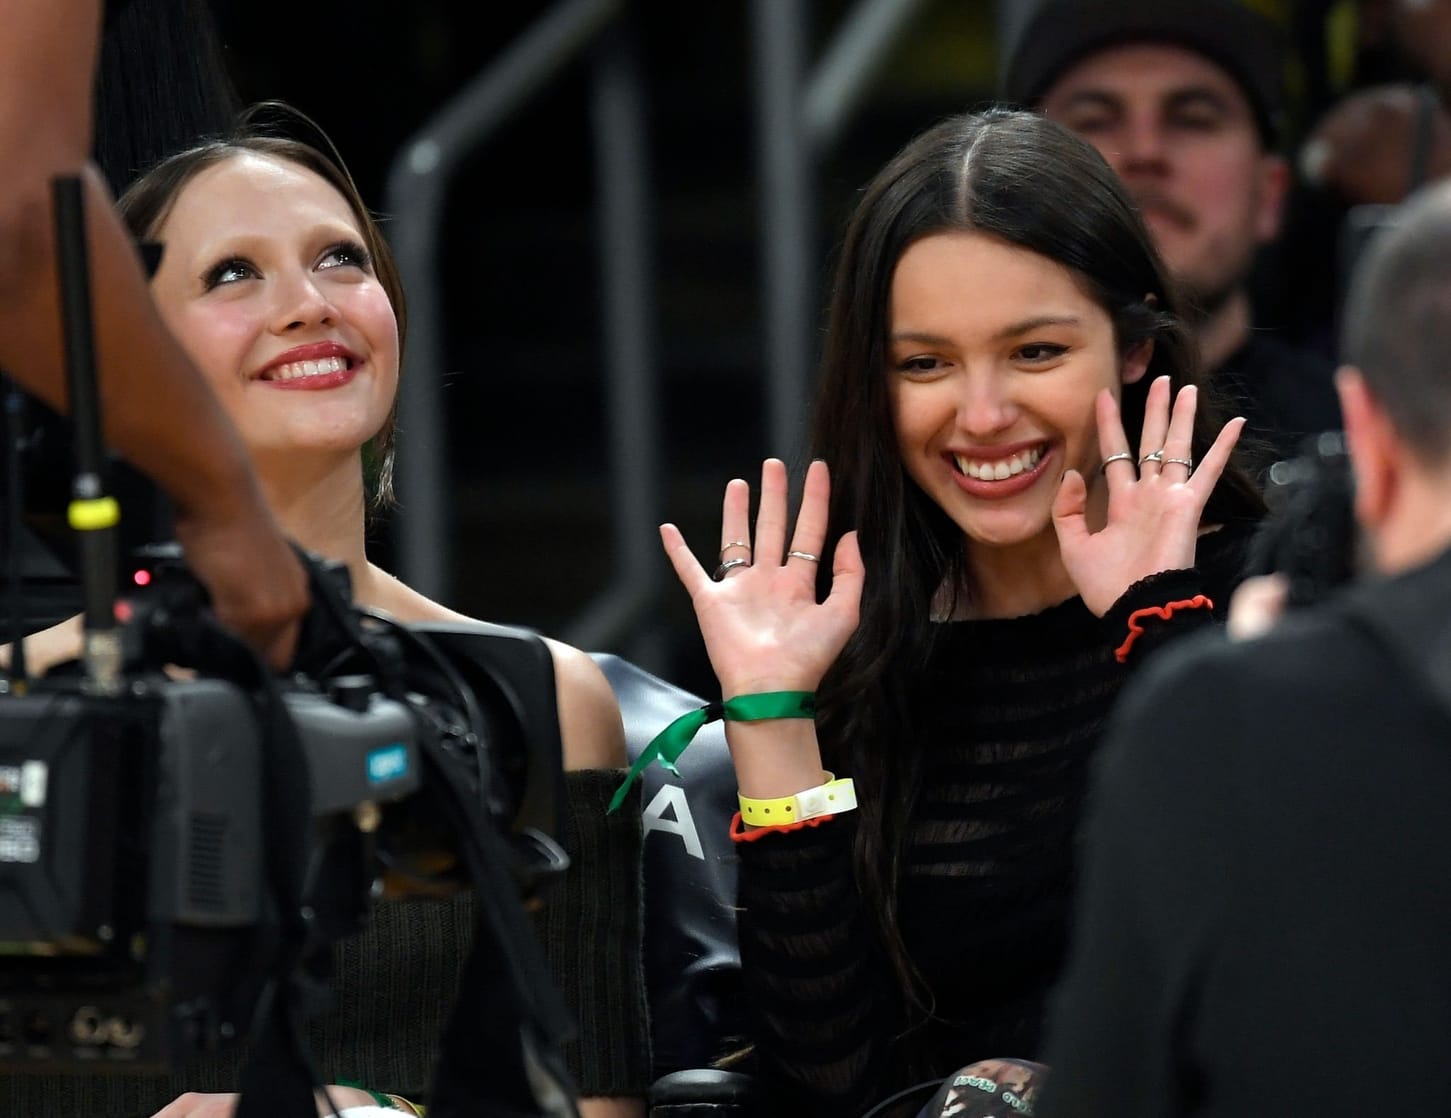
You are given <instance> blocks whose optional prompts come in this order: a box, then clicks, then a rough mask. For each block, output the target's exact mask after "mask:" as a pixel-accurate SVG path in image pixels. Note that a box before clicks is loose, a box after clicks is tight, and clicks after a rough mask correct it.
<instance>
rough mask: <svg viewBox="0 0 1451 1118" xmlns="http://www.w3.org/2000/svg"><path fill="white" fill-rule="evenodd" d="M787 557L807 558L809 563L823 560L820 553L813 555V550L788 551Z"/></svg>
mask: <svg viewBox="0 0 1451 1118" xmlns="http://www.w3.org/2000/svg"><path fill="white" fill-rule="evenodd" d="M786 558H787V559H805V560H806V561H807V562H808V563H820V562H821V557H820V556H819V555H812V554H811V552H809V551H788V552H786Z"/></svg>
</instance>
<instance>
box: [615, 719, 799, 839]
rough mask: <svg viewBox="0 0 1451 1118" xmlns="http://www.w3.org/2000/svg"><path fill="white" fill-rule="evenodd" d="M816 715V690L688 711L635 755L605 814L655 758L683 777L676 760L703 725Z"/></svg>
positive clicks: (623, 799)
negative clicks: (724, 721) (633, 761)
mask: <svg viewBox="0 0 1451 1118" xmlns="http://www.w3.org/2000/svg"><path fill="white" fill-rule="evenodd" d="M814 717H816V692H815V691H761V692H758V693H757V694H754V695H737V696H736V697H735V698H734V699H727V700H726V701H725V702H723V703H706V704H705V706H703V707H699V708H697V709H696V710H692V711H688V712H687V713H685V714H682V715H681V716H680V717H679V718H677V719H676V720H675V721H674V722H672V723H670V725H668V726H666V727H665V729H663V730H661V731H660V732H659V733H658V734H656V735H655V736H654V738H652V739H651V741H650V744H649V745H647V746H646V747H645V748H644V750H643V751H641V753H640V756H638V757H636V758H635V763H634V764H633V765H631V766H630V771H629V772H628V773H626V774H625V782H624V783H623V784H621V785H620V787H619V788H618V789H617V790H616V792H615V796H614V799H612V800H610V806H609V807H608V808H607V809H606V811H605V814H607V815H608V814H609V813H610V812H612V811H614V810H615V809H616V808H618V807H619V806H620V805H621V804H622V803H624V802H625V793H626V792H628V791H629V790H630V785H632V784H634V783H635V780H636V778H637V777H638V776H639V775H640V774H641V773H642V772H644V771H645V767H646V766H647V765H649V764H650V762H651V761H659V762H660V765H661V766H662V767H663V768H665V769H666V770H668V771H669V772H670V773H671V774H672V775H673V776H679V775H680V770H679V769H677V768H676V767H675V762H676V761H678V760H679V759H680V755H681V754H682V753H684V752H685V748H686V746H688V745H689V744H690V743H691V742H692V741H694V740H695V735H696V734H698V733H700V728H701V727H702V726H705V725H707V724H708V723H711V722H718V721H720V720H721V719H725V720H726V721H727V722H768V721H770V720H771V719H773V718H814Z"/></svg>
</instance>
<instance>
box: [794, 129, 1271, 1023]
mask: <svg viewBox="0 0 1451 1118" xmlns="http://www.w3.org/2000/svg"><path fill="white" fill-rule="evenodd" d="M947 231H972V232H979V233H986V234H989V235H991V236H993V237H996V238H998V239H999V240H1001V241H1004V242H1006V243H1008V244H1011V245H1016V246H1019V247H1021V248H1025V249H1030V250H1031V251H1033V252H1036V253H1038V254H1039V255H1040V256H1043V257H1046V258H1047V259H1049V260H1052V261H1054V262H1056V263H1058V264H1061V265H1063V266H1064V267H1066V268H1068V269H1069V270H1070V271H1071V272H1072V273H1073V274H1074V276H1075V277H1076V278H1077V279H1078V281H1079V282H1080V283H1081V284H1082V286H1083V289H1084V290H1085V291H1086V292H1087V293H1088V294H1089V295H1090V296H1091V297H1092V298H1093V299H1094V300H1095V301H1096V302H1097V303H1098V304H1099V306H1101V307H1102V308H1103V309H1104V311H1105V312H1106V313H1107V314H1108V316H1109V319H1110V320H1111V322H1112V324H1113V329H1114V336H1115V342H1116V344H1117V347H1118V351H1119V353H1120V356H1123V355H1126V354H1127V353H1128V352H1129V351H1130V350H1131V349H1133V348H1134V347H1135V346H1137V345H1138V344H1139V343H1141V342H1143V341H1146V340H1152V341H1153V347H1154V348H1153V355H1152V358H1151V360H1150V363H1149V367H1148V371H1147V373H1146V374H1145V375H1144V376H1143V377H1142V378H1141V379H1140V380H1138V381H1137V382H1136V383H1134V384H1129V385H1125V386H1124V389H1123V399H1122V404H1121V407H1122V413H1123V422H1124V428H1125V431H1126V432H1127V433H1128V435H1129V440H1130V443H1129V445H1131V446H1137V445H1138V436H1139V433H1140V431H1141V430H1142V428H1143V420H1144V403H1145V397H1146V395H1147V392H1148V386H1149V384H1150V382H1151V381H1152V380H1153V379H1154V378H1155V377H1157V376H1160V375H1162V374H1167V375H1168V376H1169V378H1170V380H1171V383H1172V385H1173V390H1174V391H1175V392H1176V393H1177V391H1178V389H1179V388H1180V387H1182V386H1184V385H1187V384H1201V382H1200V379H1199V376H1198V368H1197V360H1196V356H1195V352H1194V347H1193V345H1192V343H1191V341H1190V339H1189V337H1188V335H1187V334H1186V332H1185V329H1184V326H1183V324H1182V322H1181V319H1180V314H1179V307H1180V299H1179V296H1178V294H1177V293H1176V292H1175V290H1174V287H1173V285H1172V283H1171V282H1170V280H1169V277H1168V275H1167V273H1166V272H1165V270H1164V267H1163V265H1162V263H1161V262H1160V260H1159V257H1158V254H1157V253H1156V252H1155V250H1154V247H1153V242H1152V241H1151V240H1150V237H1149V234H1148V231H1147V229H1146V228H1145V227H1144V224H1143V222H1142V220H1141V218H1140V216H1139V214H1138V211H1137V210H1136V208H1135V206H1134V203H1133V202H1132V200H1131V199H1130V198H1129V196H1128V194H1127V193H1126V192H1125V191H1124V189H1123V187H1122V185H1121V184H1120V182H1119V180H1118V178H1117V177H1116V176H1115V175H1114V173H1113V171H1112V170H1111V169H1110V168H1109V166H1108V165H1107V164H1106V163H1105V162H1104V161H1103V159H1102V158H1101V157H1100V156H1099V154H1098V153H1097V152H1096V151H1095V150H1094V149H1093V148H1092V147H1091V146H1090V145H1089V144H1087V143H1085V142H1084V141H1083V140H1081V139H1080V138H1078V137H1077V136H1075V135H1074V134H1073V133H1071V132H1069V131H1068V130H1067V129H1065V128H1062V127H1061V126H1059V125H1057V124H1054V123H1053V122H1051V121H1049V120H1047V119H1045V118H1043V117H1041V116H1039V115H1037V114H1034V113H1026V112H1014V111H1008V110H1005V109H990V110H987V111H983V112H977V113H969V114H964V115H960V116H955V117H952V118H950V119H948V120H945V121H943V122H941V123H940V124H938V125H936V126H935V127H933V128H931V129H929V130H928V131H926V132H924V133H923V134H922V135H920V136H918V137H917V138H916V139H914V140H913V141H912V142H911V143H909V144H908V145H907V146H906V147H905V148H903V149H902V151H901V152H900V153H899V154H898V155H897V156H896V157H895V158H894V159H893V160H892V161H891V163H889V164H888V165H887V166H886V167H885V168H884V169H883V170H882V171H881V172H880V173H879V174H878V175H877V176H876V178H874V179H873V180H872V182H871V183H870V184H869V185H868V186H867V188H866V191H865V193H864V194H863V196H862V198H861V200H860V202H859V203H858V205H857V207H856V210H855V213H854V214H853V216H852V218H851V220H850V222H849V224H848V226H847V229H846V234H845V238H844V240H843V243H842V246H841V248H840V253H839V258H838V262H837V269H836V275H835V280H834V284H833V288H832V292H831V297H830V302H829V310H828V322H827V336H826V343H825V352H824V356H823V361H822V368H821V378H820V382H819V385H818V389H817V394H816V401H815V409H814V414H813V417H812V452H813V454H814V456H816V457H819V458H823V459H825V460H826V462H827V464H828V465H829V466H830V468H831V479H832V491H831V519H830V524H831V529H830V538H829V539H828V541H827V550H826V552H825V554H828V555H830V554H832V551H833V549H834V547H835V545H836V542H837V540H839V539H840V537H841V534H842V533H843V532H845V531H847V530H849V529H853V528H855V529H857V531H858V533H859V538H860V543H861V550H862V557H863V560H864V561H865V564H866V572H867V578H866V586H865V589H864V591H863V595H862V603H861V621H860V624H859V625H858V627H857V630H856V633H855V634H854V635H853V637H852V638H851V640H850V642H849V643H848V644H847V646H846V648H845V649H844V650H843V652H842V654H841V656H840V657H839V658H838V659H837V661H836V663H835V665H833V667H832V669H831V671H830V672H829V673H828V675H827V677H826V679H824V680H823V681H822V684H821V687H820V689H819V702H818V718H817V721H818V726H819V729H820V735H821V742H822V750H823V754H824V757H825V760H826V767H827V768H828V769H830V770H831V771H833V772H846V773H852V774H853V775H854V776H855V777H856V778H857V779H858V780H861V781H862V783H863V785H864V786H865V787H866V788H868V789H870V790H871V794H870V795H868V796H864V797H863V802H862V807H861V812H862V816H861V820H860V825H859V826H858V828H857V844H856V850H855V855H854V861H855V869H856V874H857V878H858V882H859V885H860V887H861V889H862V891H863V893H864V895H865V897H866V899H867V907H868V910H869V911H870V912H872V913H873V915H874V917H875V918H876V920H877V921H878V925H879V928H878V930H879V932H880V934H881V937H882V939H883V941H884V942H885V944H886V947H887V949H888V951H889V953H890V954H891V956H892V958H893V960H894V963H895V965H896V968H897V971H898V975H899V977H900V979H901V984H902V988H903V990H904V992H905V993H906V996H907V998H908V1000H909V1001H910V1002H917V1003H920V997H919V996H918V995H917V993H916V980H915V977H914V974H913V971H912V967H911V965H910V962H909V961H908V959H907V957H906V954H905V951H904V950H903V947H902V943H901V938H900V935H899V932H898V928H897V922H896V910H895V897H896V891H897V890H896V886H897V879H898V875H899V869H900V864H901V858H902V855H903V850H904V846H905V842H906V838H907V817H908V813H909V812H910V810H911V804H912V801H913V799H914V797H915V795H916V793H917V790H918V786H919V784H920V780H921V771H922V759H921V757H920V756H919V754H918V752H917V751H916V750H915V749H914V748H913V746H912V743H913V741H914V740H915V738H916V735H915V733H914V727H913V719H912V712H911V710H910V709H909V704H908V702H907V700H906V696H905V684H906V680H907V679H908V678H909V677H910V675H911V673H912V671H913V669H914V668H916V667H918V666H920V664H921V663H922V662H923V661H924V660H925V658H926V656H927V653H928V651H929V649H930V646H931V641H932V631H933V627H932V625H931V606H932V601H933V598H934V595H935V594H936V593H937V591H938V590H939V588H941V587H943V586H947V587H950V588H953V589H954V590H955V591H956V593H957V594H959V595H966V596H967V598H968V599H969V600H970V598H971V595H972V593H973V587H972V584H971V579H970V575H969V572H968V570H967V564H966V558H965V553H964V548H963V546H962V533H961V529H959V528H958V527H957V526H956V525H955V524H954V523H953V522H952V521H951V520H950V519H949V518H948V516H947V515H946V513H944V512H943V511H942V510H941V509H940V508H939V507H938V506H937V505H936V503H934V502H933V501H932V500H931V498H929V497H928V496H927V495H926V494H925V493H923V492H922V490H921V489H920V488H918V486H917V484H916V483H915V482H914V481H912V479H911V478H910V477H909V476H908V475H907V473H906V471H905V470H904V468H903V466H902V460H901V456H900V453H899V451H898V447H897V440H896V436H895V434H894V429H893V421H892V413H891V407H890V402H889V399H888V385H887V378H886V369H887V338H888V333H889V328H890V323H889V313H890V294H891V284H892V276H893V272H894V270H895V268H896V266H897V262H898V260H900V259H901V257H902V254H903V252H905V251H906V249H907V248H908V247H909V246H910V245H912V244H913V243H914V242H915V241H917V240H920V239H921V238H922V237H926V236H928V235H930V234H933V233H941V232H947ZM1223 419H1224V417H1223V415H1222V412H1221V410H1220V409H1219V408H1218V407H1217V406H1216V402H1215V400H1214V398H1213V394H1212V393H1211V392H1210V391H1209V390H1208V388H1207V386H1205V385H1203V384H1201V389H1200V404H1199V407H1198V410H1197V414H1196V416H1195V424H1194V434H1193V439H1192V447H1193V455H1194V457H1195V460H1196V461H1197V460H1198V459H1200V458H1202V457H1203V456H1204V454H1205V452H1206V451H1207V450H1208V449H1209V446H1210V444H1211V443H1212V442H1213V440H1214V437H1215V435H1216V434H1217V433H1218V430H1219V428H1220V426H1221V425H1222V423H1223ZM1263 511H1264V506H1263V503H1262V501H1261V499H1260V496H1259V492H1258V490H1257V489H1256V487H1255V485H1254V483H1253V482H1252V481H1251V480H1250V477H1249V475H1248V474H1247V473H1246V472H1245V471H1244V470H1243V469H1242V468H1241V467H1240V466H1238V465H1237V464H1234V465H1231V466H1230V467H1229V468H1228V469H1226V470H1225V472H1224V474H1223V476H1222V477H1221V479H1220V482H1219V484H1218V486H1217V487H1216V489H1215V491H1214V494H1213V496H1212V497H1211V498H1210V500H1209V502H1208V505H1207V507H1206V509H1205V514H1204V520H1205V522H1206V523H1224V522H1226V521H1229V520H1234V519H1246V518H1257V517H1258V516H1259V515H1261V514H1262V513H1263ZM822 577H823V590H824V589H825V583H826V581H827V580H829V578H830V571H829V568H827V569H826V570H824V571H823V576H822Z"/></svg>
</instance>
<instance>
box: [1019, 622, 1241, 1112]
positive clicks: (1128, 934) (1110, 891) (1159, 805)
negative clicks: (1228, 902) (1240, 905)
mask: <svg viewBox="0 0 1451 1118" xmlns="http://www.w3.org/2000/svg"><path fill="white" fill-rule="evenodd" d="M1204 652H1205V650H1204V649H1203V648H1202V647H1201V648H1199V649H1197V650H1196V649H1184V650H1183V653H1184V654H1179V653H1178V652H1176V653H1175V654H1171V655H1169V656H1167V657H1166V658H1163V659H1161V660H1159V661H1158V662H1157V663H1155V664H1153V665H1151V666H1150V669H1149V670H1148V671H1147V672H1146V674H1144V675H1143V676H1141V677H1139V678H1138V679H1137V680H1136V681H1135V682H1136V686H1134V687H1132V688H1131V689H1130V690H1129V691H1127V692H1126V693H1125V697H1124V700H1123V704H1122V706H1121V707H1120V708H1119V711H1118V713H1117V714H1116V715H1115V716H1114V717H1113V718H1112V719H1111V721H1110V726H1109V731H1108V736H1107V738H1106V739H1105V744H1104V750H1103V752H1102V754H1101V755H1100V760H1099V762H1098V768H1097V769H1096V771H1095V776H1094V785H1095V787H1094V789H1093V791H1092V793H1091V794H1090V798H1089V804H1090V807H1089V815H1088V821H1087V823H1086V825H1085V840H1084V855H1083V856H1084V860H1085V861H1084V871H1083V875H1082V878H1081V883H1080V887H1079V892H1078V894H1077V897H1076V901H1075V910H1074V923H1073V931H1072V936H1071V944H1072V947H1071V953H1070V956H1069V962H1068V965H1067V967H1066V969H1065V972H1064V977H1063V979H1062V981H1061V983H1060V984H1059V986H1058V988H1057V989H1056V991H1055V994H1054V998H1053V1002H1052V1012H1051V1015H1050V1024H1049V1033H1048V1044H1047V1052H1048V1063H1049V1066H1050V1068H1051V1069H1052V1071H1051V1073H1050V1075H1049V1078H1048V1085H1047V1088H1046V1093H1045V1105H1044V1108H1043V1109H1042V1110H1041V1111H1040V1113H1043V1114H1047V1115H1050V1116H1066V1115H1072V1116H1074V1118H1088V1116H1093V1115H1105V1116H1107V1115H1113V1116H1115V1118H1127V1116H1148V1115H1170V1114H1183V1113H1188V1112H1190V1111H1192V1109H1193V1101H1194V1100H1193V1098H1192V1094H1193V1076H1192V1074H1191V1070H1192V1069H1190V1068H1189V1067H1188V1066H1187V1061H1186V1058H1185V1046H1184V1044H1183V1040H1184V1038H1183V1037H1182V1036H1181V1035H1180V1032H1179V1026H1180V1025H1181V1023H1182V1021H1183V1020H1184V1016H1185V1015H1184V1013H1183V1012H1182V1011H1183V1010H1184V1008H1185V1007H1186V1006H1187V1005H1189V1004H1190V1003H1191V1001H1192V999H1193V997H1194V994H1195V983H1196V982H1197V980H1198V976H1199V973H1200V969H1201V966H1202V965H1203V964H1204V962H1205V960H1206V959H1207V958H1208V956H1209V955H1210V953H1211V952H1212V950H1213V945H1214V944H1215V943H1216V942H1217V937H1218V935H1219V930H1218V929H1217V926H1216V925H1217V922H1218V919H1219V914H1220V913H1222V912H1223V911H1224V910H1225V909H1224V906H1223V900H1222V898H1221V897H1220V896H1219V890H1221V889H1223V888H1228V887H1229V886H1228V885H1226V884H1225V883H1226V882H1227V881H1228V880H1229V876H1230V875H1229V874H1228V873H1227V872H1226V871H1227V867H1229V866H1230V865H1231V864H1232V858H1233V854H1232V848H1233V846H1234V841H1233V825H1232V823H1231V822H1229V821H1228V820H1227V818H1226V816H1227V815H1228V814H1229V813H1228V812H1227V811H1226V810H1225V803H1226V801H1227V798H1228V797H1226V796H1225V795H1223V794H1222V793H1221V791H1220V789H1221V787H1222V785H1223V784H1224V780H1225V778H1224V775H1223V772H1224V765H1223V763H1222V758H1223V753H1222V750H1221V749H1220V748H1219V747H1220V745H1221V744H1222V743H1223V742H1224V741H1225V739H1226V737H1228V736H1229V735H1234V734H1236V733H1238V729H1237V726H1236V717H1237V715H1236V712H1235V708H1234V706H1233V701H1232V700H1233V691H1232V690H1231V689H1229V688H1228V687H1227V685H1225V684H1220V685H1216V684H1215V683H1214V682H1213V680H1212V676H1211V671H1210V665H1209V663H1208V662H1209V661H1212V660H1213V656H1212V653H1210V654H1207V655H1206V654H1203V653H1204Z"/></svg>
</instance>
